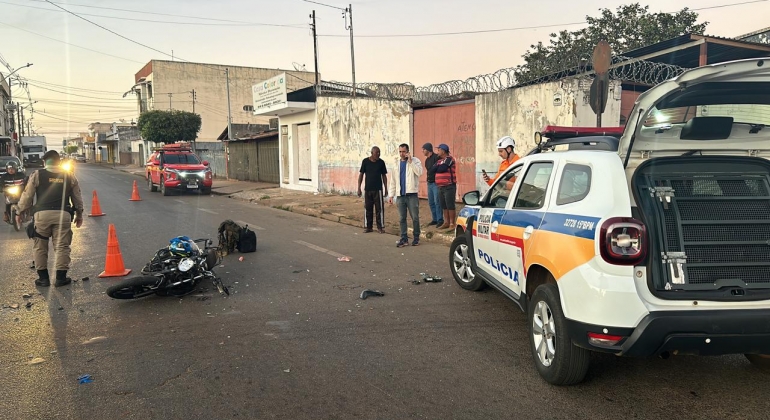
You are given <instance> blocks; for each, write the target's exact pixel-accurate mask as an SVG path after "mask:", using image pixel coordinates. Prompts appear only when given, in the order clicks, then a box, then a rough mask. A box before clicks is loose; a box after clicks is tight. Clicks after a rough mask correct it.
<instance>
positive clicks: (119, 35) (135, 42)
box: [45, 0, 173, 58]
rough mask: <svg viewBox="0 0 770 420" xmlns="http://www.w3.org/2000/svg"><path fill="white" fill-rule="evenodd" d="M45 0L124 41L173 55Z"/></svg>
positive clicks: (47, 1) (166, 54)
mask: <svg viewBox="0 0 770 420" xmlns="http://www.w3.org/2000/svg"><path fill="white" fill-rule="evenodd" d="M45 1H46V3H50V4H52V5H53V6H55V7H58V8H59V9H62V10H64V11H65V12H67V13H69V14H71V15H72V16H75V17H77V18H78V19H82V20H84V21H86V22H88V23H90V24H92V25H94V26H97V27H99V28H102V29H104V30H105V31H107V32H109V33H111V34H113V35H115V36H118V37H121V38H123V39H125V40H126V41H129V42H131V43H134V44H137V45H140V46H142V47H144V48H147V49H150V50H153V51H155V52H157V53H161V54H163V55H165V56H168V57H172V58H173V56H172V55H171V54H168V53H165V52H163V51H161V50H159V49H156V48H152V47H150V46H148V45H145V44H142V43H141V42H139V41H134V40H133V39H131V38H129V37H126V36H123V35H121V34H119V33H117V32H115V31H113V30H112V29H108V28H105V27H104V26H102V25H99V24H98V23H96V22H93V21H90V20H88V19H86V18H84V17H82V16H80V15H78V14H77V13H75V12H70V11H69V10H67V9H65V8H63V7H61V6H59V5H58V4H55V3H53V2H52V1H50V0H45Z"/></svg>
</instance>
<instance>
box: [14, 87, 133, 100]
mask: <svg viewBox="0 0 770 420" xmlns="http://www.w3.org/2000/svg"><path fill="white" fill-rule="evenodd" d="M29 85H31V86H34V87H36V88H38V89H43V90H50V91H51V92H56V93H61V94H62V95H70V96H77V97H79V98H90V99H101V100H104V101H126V100H129V101H130V100H134V99H131V98H128V99H119V98H99V97H98V96H87V95H79V94H77V93H70V92H62V91H60V90H56V89H51V88H48V87H45V86H40V85H37V84H35V83H29Z"/></svg>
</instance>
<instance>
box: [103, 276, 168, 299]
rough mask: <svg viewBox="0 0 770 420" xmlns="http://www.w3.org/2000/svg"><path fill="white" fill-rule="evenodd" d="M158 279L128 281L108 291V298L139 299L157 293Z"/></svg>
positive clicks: (148, 277) (143, 277)
mask: <svg viewBox="0 0 770 420" xmlns="http://www.w3.org/2000/svg"><path fill="white" fill-rule="evenodd" d="M157 284H158V278H157V277H154V276H140V277H134V278H130V279H126V280H124V281H122V282H120V283H118V284H115V285H113V286H110V287H109V288H108V289H107V296H109V297H111V298H113V299H138V298H142V297H145V296H149V295H151V294H154V293H155V286H156V285H157Z"/></svg>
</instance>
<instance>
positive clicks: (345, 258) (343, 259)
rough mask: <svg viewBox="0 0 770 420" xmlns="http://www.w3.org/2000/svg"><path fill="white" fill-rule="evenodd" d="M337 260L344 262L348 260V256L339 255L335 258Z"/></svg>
mask: <svg viewBox="0 0 770 420" xmlns="http://www.w3.org/2000/svg"><path fill="white" fill-rule="evenodd" d="M337 261H344V262H350V257H344V256H343V257H339V258H337Z"/></svg>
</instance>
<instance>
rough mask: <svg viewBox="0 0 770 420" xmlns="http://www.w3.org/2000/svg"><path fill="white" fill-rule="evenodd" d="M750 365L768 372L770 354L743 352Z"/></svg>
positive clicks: (769, 371) (769, 369) (769, 368)
mask: <svg viewBox="0 0 770 420" xmlns="http://www.w3.org/2000/svg"><path fill="white" fill-rule="evenodd" d="M744 356H746V358H747V359H749V362H751V364H752V365H754V366H756V367H758V368H759V369H761V370H763V371H765V372H768V373H770V354H744Z"/></svg>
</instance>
